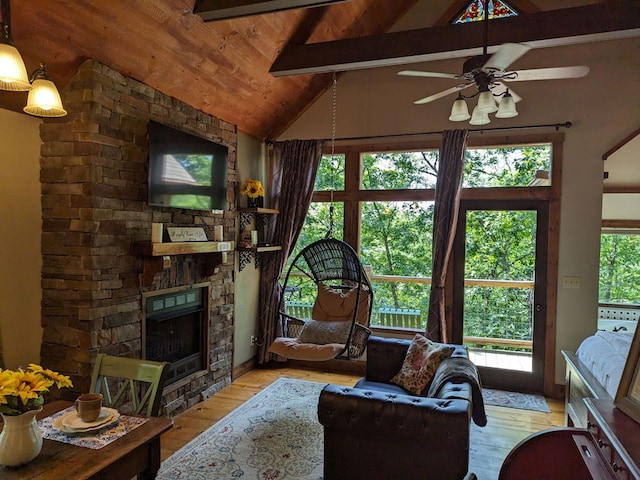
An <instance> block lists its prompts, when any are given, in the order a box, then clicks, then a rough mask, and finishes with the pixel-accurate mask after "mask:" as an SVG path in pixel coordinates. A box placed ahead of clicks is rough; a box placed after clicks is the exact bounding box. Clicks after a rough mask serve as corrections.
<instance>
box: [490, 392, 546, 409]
mask: <svg viewBox="0 0 640 480" xmlns="http://www.w3.org/2000/svg"><path fill="white" fill-rule="evenodd" d="M482 399H483V400H484V404H485V405H495V406H497V407H508V408H519V409H521V410H533V411H536V412H545V413H551V409H550V408H549V405H547V401H546V400H545V399H544V397H543V396H542V395H534V394H530V393H518V392H507V391H505V390H493V389H491V388H483V389H482Z"/></svg>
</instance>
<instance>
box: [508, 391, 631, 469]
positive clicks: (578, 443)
mask: <svg viewBox="0 0 640 480" xmlns="http://www.w3.org/2000/svg"><path fill="white" fill-rule="evenodd" d="M584 401H585V404H586V406H587V411H588V424H587V428H571V427H566V428H551V429H548V430H543V431H541V432H537V433H534V434H533V435H531V436H529V437H527V438H526V439H524V440H523V441H522V442H520V443H519V444H518V445H516V446H515V447H514V449H513V450H512V451H511V452H510V453H509V455H508V456H507V458H506V459H505V461H504V463H503V465H502V468H501V470H500V476H499V480H516V479H518V480H532V479H547V480H564V479H568V478H571V479H573V480H582V479H584V480H590V479H597V480H640V424H638V423H636V422H635V421H634V420H633V419H632V418H631V417H629V416H627V415H625V414H624V413H623V412H622V411H620V410H618V409H617V408H616V407H615V406H614V405H613V401H612V400H608V399H607V400H602V399H600V400H596V399H591V398H587V399H585V400H584Z"/></svg>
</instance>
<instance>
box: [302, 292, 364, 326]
mask: <svg viewBox="0 0 640 480" xmlns="http://www.w3.org/2000/svg"><path fill="white" fill-rule="evenodd" d="M360 288H361V290H360V302H359V303H358V318H357V321H358V323H360V324H363V325H366V324H367V321H368V316H369V295H368V294H367V291H365V290H366V288H367V287H365V286H362V287H360ZM357 296H358V289H357V288H355V287H354V288H352V289H351V290H348V291H346V292H339V291H337V290H334V289H333V288H331V287H329V286H327V285H324V284H322V283H319V284H318V295H317V296H316V301H315V303H314V304H313V310H312V311H311V318H313V319H314V320H327V321H330V322H350V321H351V320H353V309H354V308H355V307H356V299H357Z"/></svg>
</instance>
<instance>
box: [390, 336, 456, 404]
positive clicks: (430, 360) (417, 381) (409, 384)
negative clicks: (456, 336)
mask: <svg viewBox="0 0 640 480" xmlns="http://www.w3.org/2000/svg"><path fill="white" fill-rule="evenodd" d="M454 350H455V348H454V347H452V346H450V345H445V344H442V343H436V342H432V341H431V340H429V339H428V338H426V337H425V336H423V335H420V334H419V333H416V335H415V336H414V337H413V340H412V341H411V345H409V349H408V350H407V354H406V356H405V358H404V362H403V364H402V367H401V368H400V371H399V372H398V373H397V374H396V375H395V376H394V377H393V378H392V379H391V383H395V384H396V385H400V386H401V387H403V388H405V389H406V390H408V391H410V392H411V393H413V394H414V395H420V394H421V393H422V391H423V390H424V389H425V388H426V386H427V385H428V384H429V382H430V381H431V379H432V378H433V376H434V374H435V372H436V369H437V368H438V365H440V362H441V361H442V360H444V359H445V358H448V357H450V356H451V354H452V353H453V351H454Z"/></svg>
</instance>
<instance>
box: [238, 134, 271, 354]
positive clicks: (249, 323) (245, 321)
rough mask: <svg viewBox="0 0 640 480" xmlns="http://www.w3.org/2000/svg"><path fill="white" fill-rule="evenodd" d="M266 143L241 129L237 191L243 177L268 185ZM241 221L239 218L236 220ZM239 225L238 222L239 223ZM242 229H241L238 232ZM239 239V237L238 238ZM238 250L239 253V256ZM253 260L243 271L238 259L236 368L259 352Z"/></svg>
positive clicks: (257, 278)
mask: <svg viewBox="0 0 640 480" xmlns="http://www.w3.org/2000/svg"><path fill="white" fill-rule="evenodd" d="M265 158H266V147H265V145H264V144H263V143H262V142H260V141H259V140H256V139H255V138H253V137H250V136H249V135H246V134H244V133H242V132H238V151H237V164H236V173H237V178H238V190H239V188H240V185H242V182H243V181H244V180H247V179H248V178H253V179H258V180H261V181H262V184H263V185H264V186H265V188H267V181H266V180H267V177H266V175H265V163H266V162H265ZM236 198H237V199H238V202H239V204H238V206H246V205H245V204H244V203H243V202H244V201H245V200H244V198H242V195H239V194H237V195H236ZM237 221H238V222H239V220H237ZM236 225H237V227H238V228H239V225H238V224H236ZM239 233H240V232H238V234H239ZM236 241H238V239H236ZM237 258H238V253H237V252H236V259H237ZM254 265H255V264H254V262H253V261H252V262H251V263H250V264H249V265H247V266H245V267H244V269H243V270H242V271H240V270H239V268H238V260H236V273H235V288H236V294H235V299H236V305H235V308H236V311H235V331H234V336H233V352H234V355H233V366H234V367H237V366H239V365H242V364H243V363H244V362H246V361H248V360H250V359H251V358H252V357H253V356H255V355H256V353H257V349H256V347H255V346H252V345H251V343H250V340H251V335H257V334H258V326H257V324H258V288H259V282H260V269H256V268H254Z"/></svg>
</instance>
